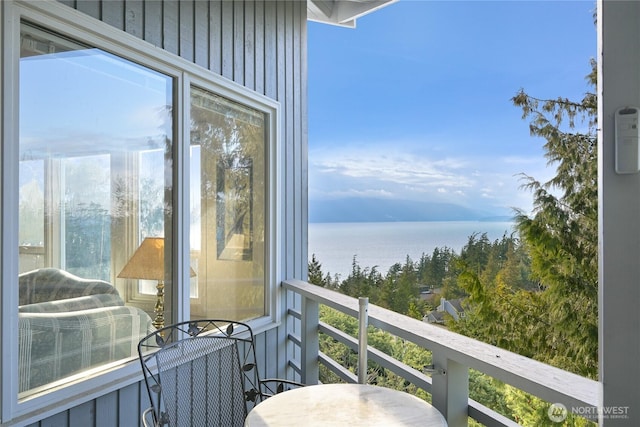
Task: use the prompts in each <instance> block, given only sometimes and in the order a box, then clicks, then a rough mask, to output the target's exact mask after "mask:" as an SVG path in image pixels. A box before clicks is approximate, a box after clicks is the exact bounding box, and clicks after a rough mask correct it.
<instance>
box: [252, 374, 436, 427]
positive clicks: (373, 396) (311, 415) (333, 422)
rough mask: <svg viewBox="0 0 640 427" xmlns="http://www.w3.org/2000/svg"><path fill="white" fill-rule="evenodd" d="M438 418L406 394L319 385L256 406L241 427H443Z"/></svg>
mask: <svg viewBox="0 0 640 427" xmlns="http://www.w3.org/2000/svg"><path fill="white" fill-rule="evenodd" d="M446 425H447V422H446V421H445V419H444V417H443V416H442V414H441V413H440V412H439V411H438V410H437V409H436V408H434V407H433V406H431V405H430V404H429V403H427V402H425V401H424V400H422V399H419V398H417V397H416V396H413V395H411V394H409V393H405V392H402V391H397V390H392V389H390V388H385V387H378V386H373V385H363V384H322V385H313V386H307V387H301V388H297V389H294V390H289V391H286V392H283V393H280V394H276V395H275V396H273V397H270V398H268V399H267V400H265V401H263V402H261V403H260V404H258V405H257V406H256V407H255V408H253V409H252V410H251V411H250V412H249V415H248V416H247V418H246V420H245V427H268V426H271V427H275V426H277V427H286V426H291V427H299V426H304V427H316V426H317V427H326V426H348V427H359V426H366V427H370V426H380V427H383V426H384V427H391V426H421V427H432V426H433V427H435V426H438V427H442V426H446Z"/></svg>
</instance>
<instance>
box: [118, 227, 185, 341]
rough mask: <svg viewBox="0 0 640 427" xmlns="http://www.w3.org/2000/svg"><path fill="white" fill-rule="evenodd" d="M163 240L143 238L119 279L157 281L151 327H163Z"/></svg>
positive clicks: (161, 238) (159, 238)
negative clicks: (153, 316)
mask: <svg viewBox="0 0 640 427" xmlns="http://www.w3.org/2000/svg"><path fill="white" fill-rule="evenodd" d="M192 273H193V270H192ZM164 275H165V271H164V238H163V237H145V239H144V240H143V241H142V244H141V245H140V247H139V248H138V249H137V250H136V251H135V252H134V253H133V255H132V256H131V258H130V259H129V262H127V264H126V265H125V266H124V268H123V269H122V271H121V272H120V274H118V277H119V278H122V279H144V280H157V281H158V284H157V285H156V289H157V294H156V304H155V307H154V309H153V312H154V314H155V319H154V320H153V326H155V327H156V328H157V329H160V328H162V327H164Z"/></svg>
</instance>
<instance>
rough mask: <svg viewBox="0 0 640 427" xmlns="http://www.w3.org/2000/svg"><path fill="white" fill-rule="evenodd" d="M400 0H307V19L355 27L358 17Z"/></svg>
mask: <svg viewBox="0 0 640 427" xmlns="http://www.w3.org/2000/svg"><path fill="white" fill-rule="evenodd" d="M396 1H398V0H307V19H308V20H310V21H316V22H322V23H325V24H331V25H338V26H341V27H349V28H355V26H356V19H357V18H359V17H361V16H364V15H366V14H368V13H371V12H375V11H376V10H378V9H381V8H383V7H385V6H388V5H390V4H392V3H395V2H396Z"/></svg>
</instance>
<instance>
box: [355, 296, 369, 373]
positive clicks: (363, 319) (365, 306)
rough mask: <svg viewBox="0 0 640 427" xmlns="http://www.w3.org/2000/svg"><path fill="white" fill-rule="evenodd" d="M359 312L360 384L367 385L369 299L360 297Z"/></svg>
mask: <svg viewBox="0 0 640 427" xmlns="http://www.w3.org/2000/svg"><path fill="white" fill-rule="evenodd" d="M358 302H359V307H360V309H359V311H358V383H359V384H366V383H367V346H368V343H367V327H368V326H369V298H367V297H360V298H359V299H358Z"/></svg>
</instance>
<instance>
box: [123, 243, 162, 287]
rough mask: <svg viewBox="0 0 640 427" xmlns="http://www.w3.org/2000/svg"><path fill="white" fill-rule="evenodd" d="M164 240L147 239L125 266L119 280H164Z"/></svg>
mask: <svg viewBox="0 0 640 427" xmlns="http://www.w3.org/2000/svg"><path fill="white" fill-rule="evenodd" d="M164 275H165V271H164V238H162V237H145V239H144V240H143V241H142V244H141V245H140V247H139V248H138V249H137V250H136V251H135V252H134V253H133V256H132V257H131V259H129V262H127V264H126V265H125V266H124V268H123V269H122V271H121V272H120V274H118V277H119V278H122V279H145V280H164Z"/></svg>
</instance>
